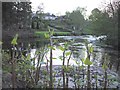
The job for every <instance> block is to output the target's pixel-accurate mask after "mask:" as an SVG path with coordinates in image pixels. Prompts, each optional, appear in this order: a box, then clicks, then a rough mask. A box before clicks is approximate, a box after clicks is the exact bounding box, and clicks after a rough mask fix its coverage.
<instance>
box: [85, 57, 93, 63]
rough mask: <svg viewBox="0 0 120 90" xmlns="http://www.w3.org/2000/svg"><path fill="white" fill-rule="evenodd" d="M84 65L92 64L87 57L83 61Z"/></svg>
mask: <svg viewBox="0 0 120 90" xmlns="http://www.w3.org/2000/svg"><path fill="white" fill-rule="evenodd" d="M84 64H85V65H91V64H92V62H91V61H90V60H89V58H88V57H87V58H86V59H85V61H84Z"/></svg>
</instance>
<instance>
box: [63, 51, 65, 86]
mask: <svg viewBox="0 0 120 90" xmlns="http://www.w3.org/2000/svg"><path fill="white" fill-rule="evenodd" d="M64 68H65V51H64V52H63V88H65V70H64Z"/></svg>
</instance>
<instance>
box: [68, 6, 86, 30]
mask: <svg viewBox="0 0 120 90" xmlns="http://www.w3.org/2000/svg"><path fill="white" fill-rule="evenodd" d="M83 11H84V10H82V9H81V8H77V9H76V10H74V11H73V12H72V13H70V12H66V18H68V22H69V23H71V25H73V26H74V29H75V30H76V31H81V30H82V29H83V28H84V23H85V18H84V16H83V15H82V12H83Z"/></svg>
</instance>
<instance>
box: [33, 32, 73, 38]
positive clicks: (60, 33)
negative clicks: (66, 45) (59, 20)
mask: <svg viewBox="0 0 120 90" xmlns="http://www.w3.org/2000/svg"><path fill="white" fill-rule="evenodd" d="M46 33H48V31H36V32H35V36H40V37H41V36H44V35H45V34H46ZM53 35H54V36H67V35H71V32H54V33H53Z"/></svg>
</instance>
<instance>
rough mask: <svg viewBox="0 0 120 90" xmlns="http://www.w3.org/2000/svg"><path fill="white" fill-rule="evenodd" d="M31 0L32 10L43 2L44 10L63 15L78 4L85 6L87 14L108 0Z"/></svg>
mask: <svg viewBox="0 0 120 90" xmlns="http://www.w3.org/2000/svg"><path fill="white" fill-rule="evenodd" d="M30 1H31V2H32V7H33V11H36V10H37V8H38V6H39V5H40V4H41V3H43V8H44V12H45V13H46V12H50V13H53V14H55V15H64V14H65V12H66V11H70V12H71V11H73V10H75V9H76V8H77V7H78V6H79V7H86V9H87V15H89V14H90V12H91V10H93V9H94V8H96V7H99V8H100V7H102V5H105V3H108V2H109V1H110V0H30Z"/></svg>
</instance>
